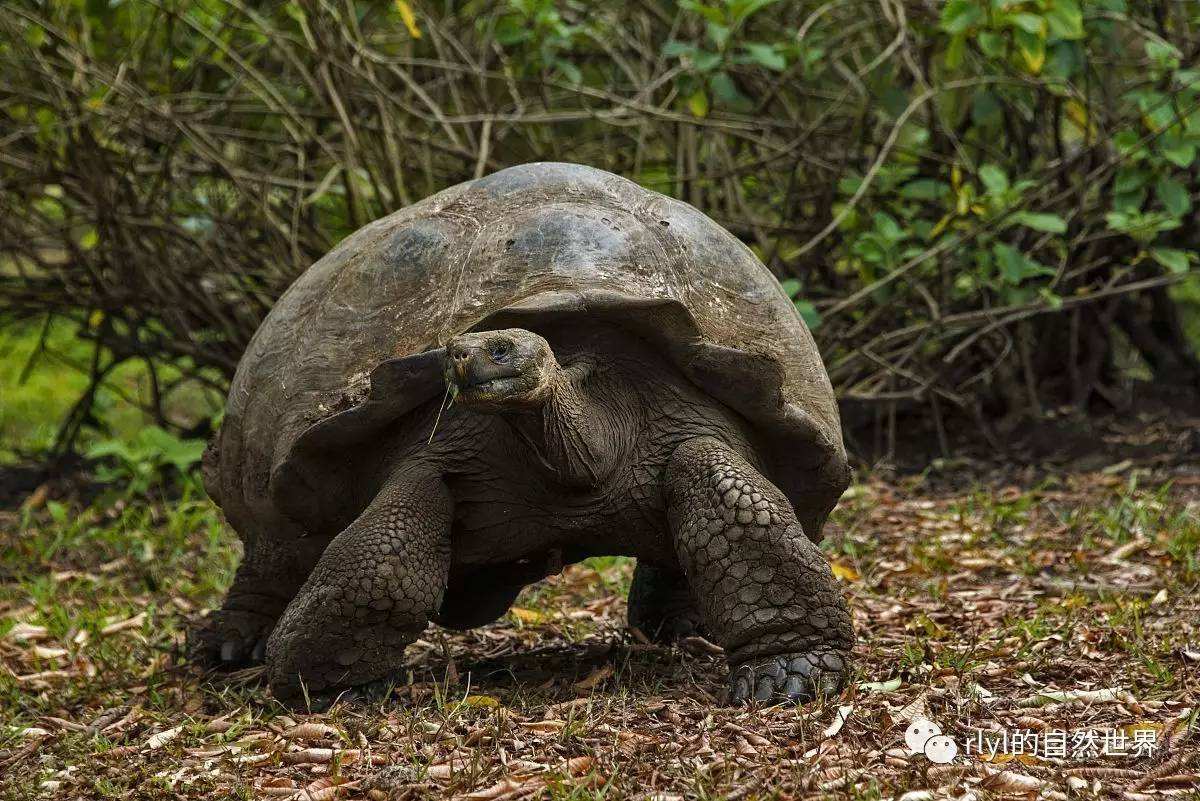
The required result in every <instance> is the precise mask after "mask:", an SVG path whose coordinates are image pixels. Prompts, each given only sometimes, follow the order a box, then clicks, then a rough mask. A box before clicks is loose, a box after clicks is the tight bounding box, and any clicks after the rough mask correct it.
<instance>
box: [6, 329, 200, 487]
mask: <svg viewBox="0 0 1200 801" xmlns="http://www.w3.org/2000/svg"><path fill="white" fill-rule="evenodd" d="M79 334H80V331H79V327H78V326H77V325H76V324H75V323H73V322H71V321H69V320H55V321H52V322H51V323H50V324H49V325H43V324H35V323H24V324H20V325H8V326H0V463H3V462H5V461H13V460H15V459H18V458H21V457H27V456H35V457H36V455H37V454H39V453H42V452H45V451H46V450H47V449H48V448H49V447H50V446H51V445H52V444H53V443H54V439H55V435H56V434H57V432H58V430H59V427H60V425H61V424H62V422H63V420H64V419H65V418H66V416H67V414H68V412H69V411H70V410H71V407H72V406H73V405H74V404H75V402H76V400H77V399H79V398H80V397H81V396H82V395H83V393H84V391H85V390H86V389H87V385H88V380H87V375H88V365H89V364H90V363H91V359H92V344H91V343H90V342H89V341H88V340H87V339H85V338H83V337H81V336H80V335H79ZM178 376H179V372H178V371H177V370H175V369H174V368H171V367H163V368H160V369H159V380H160V382H162V384H163V386H166V385H168V384H170V383H171V382H173V381H174V380H175V379H177V378H178ZM151 397H152V391H151V382H150V376H149V373H148V371H147V368H146V366H145V364H143V363H141V362H125V363H124V364H121V365H119V366H117V367H116V368H114V370H113V371H112V373H110V374H109V376H108V378H107V380H106V381H105V382H104V384H103V385H102V386H101V388H100V390H99V392H98V393H97V395H96V404H95V407H94V410H95V415H96V419H97V423H98V425H97V426H94V427H89V428H87V429H85V431H84V433H83V436H82V438H81V441H80V443H79V445H80V446H81V447H86V446H87V445H89V444H91V443H94V442H96V441H100V440H104V439H109V438H116V439H119V440H131V439H133V438H134V437H135V436H136V435H137V434H138V432H139V431H140V430H142V429H143V428H144V427H146V426H147V425H151V424H153V423H154V422H155V421H154V418H153V416H152V415H151V414H149V413H148V412H147V411H146V409H147V408H148V407H149V405H150V400H151ZM222 403H223V399H222V398H220V397H218V396H217V394H216V393H214V392H213V391H212V390H209V389H205V388H202V387H201V386H200V385H199V384H197V383H196V382H192V381H188V382H184V383H182V384H179V385H178V388H177V389H175V390H174V391H172V392H170V393H169V394H168V396H167V397H166V398H165V399H164V404H163V405H164V412H165V414H166V415H167V418H168V419H169V420H171V421H173V422H175V423H178V424H180V425H184V426H190V425H194V424H195V423H196V422H198V421H199V420H202V419H205V418H209V417H212V416H213V415H215V414H217V412H218V410H219V409H220V408H221V405H222Z"/></svg>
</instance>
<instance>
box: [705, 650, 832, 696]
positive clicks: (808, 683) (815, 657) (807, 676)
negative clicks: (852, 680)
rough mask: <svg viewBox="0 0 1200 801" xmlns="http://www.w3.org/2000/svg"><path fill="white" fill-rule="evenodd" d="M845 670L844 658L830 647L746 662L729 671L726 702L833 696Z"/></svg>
mask: <svg viewBox="0 0 1200 801" xmlns="http://www.w3.org/2000/svg"><path fill="white" fill-rule="evenodd" d="M849 670H850V660H849V658H848V657H847V655H846V654H845V653H842V652H840V651H835V650H833V649H831V648H817V649H815V650H812V651H808V652H806V653H801V654H781V655H780V656H775V657H771V658H770V659H766V660H761V661H754V662H747V663H744V664H741V665H738V666H737V667H734V668H732V669H731V670H730V672H729V700H730V703H732V704H746V703H750V702H757V703H763V704H778V703H795V704H803V703H807V702H808V701H812V700H814V699H816V698H817V697H818V696H831V695H836V694H837V693H838V692H839V691H840V690H841V689H842V687H843V686H844V685H845V683H846V678H847V676H848V674H849Z"/></svg>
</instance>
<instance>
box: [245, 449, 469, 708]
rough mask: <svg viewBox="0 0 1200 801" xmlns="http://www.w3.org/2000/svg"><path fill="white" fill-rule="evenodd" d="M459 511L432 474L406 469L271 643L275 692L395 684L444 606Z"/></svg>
mask: <svg viewBox="0 0 1200 801" xmlns="http://www.w3.org/2000/svg"><path fill="white" fill-rule="evenodd" d="M452 511H453V502H452V500H451V498H450V493H449V490H447V488H446V485H445V483H444V482H443V481H442V479H441V477H440V476H439V475H437V474H436V473H434V472H432V471H430V470H429V469H428V468H424V467H415V466H406V467H402V468H400V469H399V470H397V471H396V472H395V473H393V474H392V476H391V477H390V478H389V479H388V481H387V482H386V483H385V484H384V486H383V488H382V489H381V490H380V491H379V493H378V494H377V495H376V496H375V499H374V500H373V501H371V504H370V505H369V506H368V507H367V508H366V509H365V510H364V511H363V513H362V514H361V515H359V517H358V519H357V520H355V521H354V522H353V523H351V524H350V525H349V526H348V527H347V528H346V530H345V531H343V532H342V533H341V534H339V535H337V537H335V538H334V539H333V541H332V542H330V543H329V546H328V547H327V548H326V549H325V553H324V554H323V555H322V556H321V560H320V561H319V562H318V563H317V566H316V567H315V568H314V569H313V572H312V575H310V576H309V577H308V581H307V582H305V584H304V586H303V587H302V588H301V589H300V592H299V593H297V595H296V598H295V599H294V600H293V601H292V603H291V604H290V605H289V606H288V608H287V610H286V611H285V612H284V613H283V617H281V618H280V620H279V624H278V625H277V626H276V627H275V631H274V632H273V633H272V634H271V638H270V640H269V641H268V643H267V669H268V677H269V679H270V682H271V687H272V689H273V690H274V691H275V693H276V694H277V695H279V696H280V697H281V698H292V699H294V698H295V697H297V696H298V695H299V694H300V693H301V686H302V685H303V687H305V688H307V690H308V691H309V692H310V693H320V694H325V693H328V692H330V691H332V690H337V689H340V688H348V687H353V686H356V685H361V684H367V683H369V682H372V681H375V680H378V679H381V678H385V677H386V676H388V675H389V674H390V673H392V672H393V671H394V670H395V669H396V668H397V667H398V666H399V664H400V662H401V659H402V657H403V654H404V648H405V646H407V645H408V644H409V643H411V642H412V641H413V640H415V639H416V638H417V636H418V635H419V634H420V633H421V632H422V631H423V630H424V629H425V626H426V625H427V624H428V622H429V620H430V618H431V617H432V616H433V615H434V614H435V613H436V612H437V610H438V607H439V606H440V605H441V603H442V595H443V593H444V592H445V589H446V581H447V577H448V574H449V570H450V523H451V516H452Z"/></svg>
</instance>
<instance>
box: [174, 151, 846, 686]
mask: <svg viewBox="0 0 1200 801" xmlns="http://www.w3.org/2000/svg"><path fill="white" fill-rule="evenodd" d="M848 477H849V470H848V467H847V462H846V455H845V450H844V448H843V445H842V439H841V430H840V425H839V421H838V413H837V407H836V404H835V401H834V396H833V392H832V390H831V388H830V383H829V378H828V376H827V374H826V372H825V369H824V366H823V365H822V363H821V358H820V356H819V354H818V352H817V348H816V346H815V345H814V343H813V339H812V337H811V335H810V334H809V332H808V330H807V328H805V325H804V323H803V321H802V320H801V318H800V317H799V316H798V315H797V313H796V309H795V307H794V306H793V304H792V302H791V301H790V300H789V299H788V297H787V295H786V294H785V293H784V292H783V291H782V289H781V288H780V286H779V284H778V283H777V282H776V281H775V279H774V278H773V277H772V276H771V274H770V272H768V270H767V269H766V267H765V266H763V264H762V263H761V262H760V261H759V260H758V259H757V258H755V256H754V255H753V253H752V252H751V251H750V250H749V249H748V248H747V247H746V246H745V245H743V244H742V243H741V242H739V241H738V240H737V239H735V238H734V237H733V236H732V235H730V234H729V233H728V232H727V231H725V230H724V229H723V228H721V227H720V226H719V225H717V224H716V223H714V222H713V221H712V220H711V219H709V218H708V217H706V216H705V215H704V214H702V213H700V212H699V211H697V210H696V209H695V208H693V207H692V206H689V205H687V204H686V203H682V202H680V201H677V200H673V199H671V198H668V197H665V196H663V195H660V194H657V193H655V192H652V191H648V190H646V189H643V188H641V187H639V186H638V185H637V184H634V183H632V182H630V181H628V180H625V179H624V178H620V177H618V176H616V175H612V174H610V173H607V172H604V171H601V170H597V169H592V168H590V167H584V166H579V165H574V164H557V163H539V164H526V165H523V166H518V167H512V168H509V169H505V170H502V171H500V172H497V173H495V174H493V175H489V176H486V177H484V178H480V179H478V180H474V181H469V182H466V183H463V184H459V185H457V186H454V187H451V188H449V189H446V190H445V191H443V192H439V193H438V194H436V195H434V196H432V197H429V198H427V199H425V200H423V201H421V202H419V203H416V204H414V205H412V206H409V207H407V208H405V209H402V210H401V211H398V212H396V213H394V214H391V215H390V216H387V217H385V218H383V219H381V220H378V221H376V222H373V223H371V224H369V225H367V226H365V227H364V228H362V229H360V230H359V231H357V232H356V233H354V234H353V235H351V236H349V237H347V238H346V239H345V240H344V241H343V242H342V243H341V244H339V245H338V246H337V247H336V248H334V250H333V251H332V252H331V253H329V254H328V255H327V256H325V257H324V258H322V259H321V260H320V261H318V262H317V263H315V264H314V265H313V266H312V267H311V268H309V269H308V270H307V271H306V272H305V273H304V274H302V275H301V276H300V277H299V279H297V280H296V282H295V283H294V284H293V285H292V286H291V288H290V289H288V291H287V292H286V293H285V294H284V295H283V297H282V298H281V299H280V300H279V302H278V303H277V304H276V305H275V307H274V308H273V309H272V310H271V313H270V314H269V315H268V316H267V318H266V320H265V321H264V322H263V324H262V326H261V327H260V328H259V330H258V332H257V333H256V334H255V336H254V337H253V339H252V341H251V342H250V345H249V347H248V349H247V351H246V353H245V355H244V356H243V358H242V360H241V363H240V364H239V366H238V369H237V373H236V375H235V376H234V379H233V384H232V387H231V389H230V392H229V399H228V404H227V407H226V414H225V418H224V422H223V424H222V426H221V429H220V432H219V434H218V436H217V437H216V438H215V440H214V442H213V443H212V444H211V445H210V447H209V449H208V452H207V453H206V458H205V483H206V486H207V488H208V491H209V493H210V494H211V495H212V497H213V498H214V499H215V500H216V501H217V502H218V503H219V504H220V506H221V507H222V509H223V510H224V512H225V514H226V516H227V518H228V520H229V522H230V523H231V524H232V526H233V527H234V528H235V529H236V530H237V532H238V534H239V535H240V537H241V539H242V541H243V543H244V545H245V556H244V558H243V561H242V564H241V567H240V569H239V570H238V572H237V576H236V578H235V580H234V583H233V586H232V588H231V589H230V591H229V595H228V597H227V598H226V599H225V602H224V605H223V606H222V608H221V609H220V610H217V611H216V612H214V613H213V614H212V615H210V616H209V617H208V619H207V621H206V622H205V624H204V626H203V627H202V628H201V629H200V630H199V631H198V632H197V635H196V637H195V638H194V644H195V647H196V652H197V653H198V654H199V656H200V657H201V658H202V659H204V660H206V661H207V662H209V663H211V664H216V665H228V666H237V665H245V664H252V663H258V662H263V661H265V664H266V672H267V676H268V677H269V680H270V683H271V686H272V688H273V690H274V691H275V693H276V694H277V695H278V696H279V697H281V698H284V699H288V698H292V699H294V698H297V697H298V696H299V695H300V694H301V693H303V692H309V693H313V694H319V693H335V692H338V691H340V690H342V689H344V688H351V687H359V686H363V685H371V684H372V683H378V682H380V681H384V680H387V678H388V677H389V676H391V675H392V673H393V671H396V670H397V669H398V668H399V667H400V666H401V665H402V656H403V651H404V648H405V646H406V645H408V644H409V643H411V642H412V641H413V640H414V639H415V638H416V637H418V636H419V635H420V634H421V632H422V631H423V630H424V629H425V627H426V626H427V624H428V623H430V622H434V623H437V624H438V625H441V626H446V627H449V628H452V629H463V628H468V627H474V626H480V625H483V624H486V623H489V622H491V621H494V620H496V619H497V618H499V617H500V616H502V615H503V614H504V613H505V612H506V610H507V609H508V608H509V606H510V605H511V604H512V602H513V600H514V599H515V598H516V596H517V594H518V593H519V592H520V591H521V589H522V588H523V587H525V586H527V585H529V584H531V583H533V582H535V581H538V580H540V579H541V578H544V577H545V576H547V575H549V574H551V573H554V572H557V571H558V570H559V569H561V566H562V565H564V564H570V563H573V562H577V561H579V560H581V559H585V558H587V557H589V556H593V555H601V554H613V555H625V556H630V557H636V559H637V566H636V569H635V571H634V576H633V586H632V590H631V592H630V600H629V620H630V623H631V624H632V625H634V626H636V627H637V628H639V629H640V630H641V631H643V632H644V633H645V634H646V635H648V636H650V637H654V638H658V639H659V640H662V641H669V640H671V639H674V638H678V637H680V636H683V635H688V634H691V633H696V632H703V633H704V636H706V637H708V638H709V639H710V640H713V641H715V642H717V643H719V644H720V645H721V646H723V647H724V649H725V654H726V656H727V659H728V662H729V667H730V674H729V675H730V695H729V697H730V699H731V700H732V701H733V702H734V703H741V702H746V701H749V700H758V701H767V702H775V701H779V700H793V701H795V700H799V701H803V700H807V699H810V698H812V697H813V696H814V695H815V694H817V693H822V692H831V691H835V690H836V689H837V688H839V687H840V686H841V684H842V682H843V681H844V679H845V677H846V675H847V671H848V670H849V651H850V649H851V645H852V642H853V632H852V628H851V624H850V617H849V614H848V612H847V608H846V605H845V601H844V599H843V598H842V595H841V593H840V592H839V590H838V588H837V586H836V583H835V581H834V579H833V577H832V575H831V572H830V569H829V566H828V565H827V564H826V562H825V560H824V559H823V558H822V555H821V553H820V551H819V550H818V548H817V547H816V545H815V544H814V543H815V542H817V541H818V540H819V539H820V536H821V528H822V526H823V524H824V522H825V518H826V516H827V514H828V513H829V511H830V510H831V509H832V508H833V506H834V504H835V503H836V502H837V500H838V497H839V496H840V495H841V493H842V491H843V490H844V489H845V487H846V485H847V482H848Z"/></svg>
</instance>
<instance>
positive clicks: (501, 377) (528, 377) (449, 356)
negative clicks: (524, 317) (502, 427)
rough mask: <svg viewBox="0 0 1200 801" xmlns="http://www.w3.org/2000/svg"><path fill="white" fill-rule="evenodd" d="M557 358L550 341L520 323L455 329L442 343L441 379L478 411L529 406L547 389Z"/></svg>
mask: <svg viewBox="0 0 1200 801" xmlns="http://www.w3.org/2000/svg"><path fill="white" fill-rule="evenodd" d="M557 369H558V362H556V361H555V359H554V352H553V351H552V350H551V349H550V343H549V342H547V341H546V340H545V339H543V338H542V337H540V336H538V335H537V334H535V333H533V332H532V331H526V330H524V329H522V328H506V329H504V330H501V331H480V332H478V333H471V334H460V335H459V336H456V337H454V338H453V339H451V340H450V341H449V342H447V343H446V367H445V373H446V385H447V386H453V387H455V388H457V390H458V399H457V402H458V403H460V404H462V405H464V406H466V407H467V408H469V409H473V410H475V411H481V412H502V411H509V410H519V409H529V408H533V407H535V406H538V405H540V404H541V403H542V402H543V401H544V400H545V399H546V397H547V396H548V395H549V394H550V391H551V389H552V385H553V381H554V377H555V373H556V371H557Z"/></svg>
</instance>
